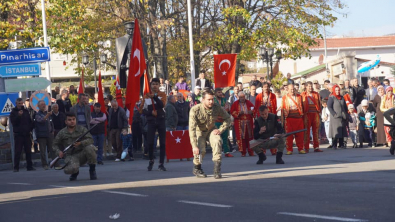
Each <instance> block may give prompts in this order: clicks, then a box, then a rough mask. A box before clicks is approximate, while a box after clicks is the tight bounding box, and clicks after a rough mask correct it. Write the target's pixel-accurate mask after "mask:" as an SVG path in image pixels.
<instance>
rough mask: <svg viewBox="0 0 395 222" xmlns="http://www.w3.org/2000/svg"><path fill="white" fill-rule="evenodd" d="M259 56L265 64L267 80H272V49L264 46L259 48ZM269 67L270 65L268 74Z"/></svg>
mask: <svg viewBox="0 0 395 222" xmlns="http://www.w3.org/2000/svg"><path fill="white" fill-rule="evenodd" d="M259 55H260V57H261V60H262V61H264V62H266V64H267V66H266V68H267V78H268V79H269V80H271V79H272V72H273V70H272V66H273V55H274V48H266V47H264V46H262V47H261V48H259ZM269 65H270V71H271V72H269Z"/></svg>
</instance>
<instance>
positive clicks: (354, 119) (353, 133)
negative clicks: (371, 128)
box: [348, 104, 359, 148]
mask: <svg viewBox="0 0 395 222" xmlns="http://www.w3.org/2000/svg"><path fill="white" fill-rule="evenodd" d="M348 112H349V113H350V116H349V119H348V129H349V135H350V137H351V141H352V142H353V144H354V145H353V147H352V148H357V143H358V142H357V141H358V132H357V131H358V124H359V119H358V115H357V114H356V113H355V109H354V105H353V104H349V105H348Z"/></svg>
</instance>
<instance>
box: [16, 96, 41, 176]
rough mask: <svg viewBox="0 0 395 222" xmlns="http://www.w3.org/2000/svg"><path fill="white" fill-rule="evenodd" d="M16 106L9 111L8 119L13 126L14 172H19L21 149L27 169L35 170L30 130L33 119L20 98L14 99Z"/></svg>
mask: <svg viewBox="0 0 395 222" xmlns="http://www.w3.org/2000/svg"><path fill="white" fill-rule="evenodd" d="M15 104H16V107H15V108H13V109H12V111H11V113H10V121H11V123H12V126H13V133H14V144H15V145H14V146H15V154H14V172H19V162H20V160H21V154H22V150H24V151H25V154H26V164H27V171H33V170H36V169H34V168H33V162H32V150H31V148H32V139H31V132H32V130H33V121H32V119H31V117H30V114H29V111H28V110H27V109H25V108H24V107H23V100H22V98H18V99H16V102H15Z"/></svg>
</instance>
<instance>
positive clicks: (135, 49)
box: [125, 19, 146, 125]
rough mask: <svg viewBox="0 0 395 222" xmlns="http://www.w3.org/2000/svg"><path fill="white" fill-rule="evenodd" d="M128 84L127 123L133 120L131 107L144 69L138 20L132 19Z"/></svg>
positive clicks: (138, 89) (136, 97) (136, 96)
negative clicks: (132, 28) (132, 30)
mask: <svg viewBox="0 0 395 222" xmlns="http://www.w3.org/2000/svg"><path fill="white" fill-rule="evenodd" d="M129 67H130V68H129V76H128V84H127V86H126V102H125V106H126V108H127V109H129V111H130V116H129V124H130V125H132V122H133V108H134V106H135V105H136V103H137V102H138V101H139V97H140V78H141V76H142V75H144V73H145V70H146V64H145V57H144V50H143V44H142V42H141V35H140V28H139V22H138V20H137V19H136V20H135V21H134V33H133V42H132V50H131V54H130V65H129Z"/></svg>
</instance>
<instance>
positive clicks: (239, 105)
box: [230, 91, 254, 157]
mask: <svg viewBox="0 0 395 222" xmlns="http://www.w3.org/2000/svg"><path fill="white" fill-rule="evenodd" d="M238 96H239V100H237V101H236V102H234V103H233V105H232V107H231V108H230V114H231V115H232V116H233V118H234V126H235V134H236V139H237V145H238V146H239V151H240V152H241V156H242V157H244V156H245V155H246V152H247V151H248V154H249V155H250V156H254V151H253V150H252V149H251V148H250V140H253V139H254V131H253V126H254V121H253V116H254V105H253V104H252V103H251V102H250V101H248V100H246V96H245V94H244V92H243V91H241V92H239V94H238Z"/></svg>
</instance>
